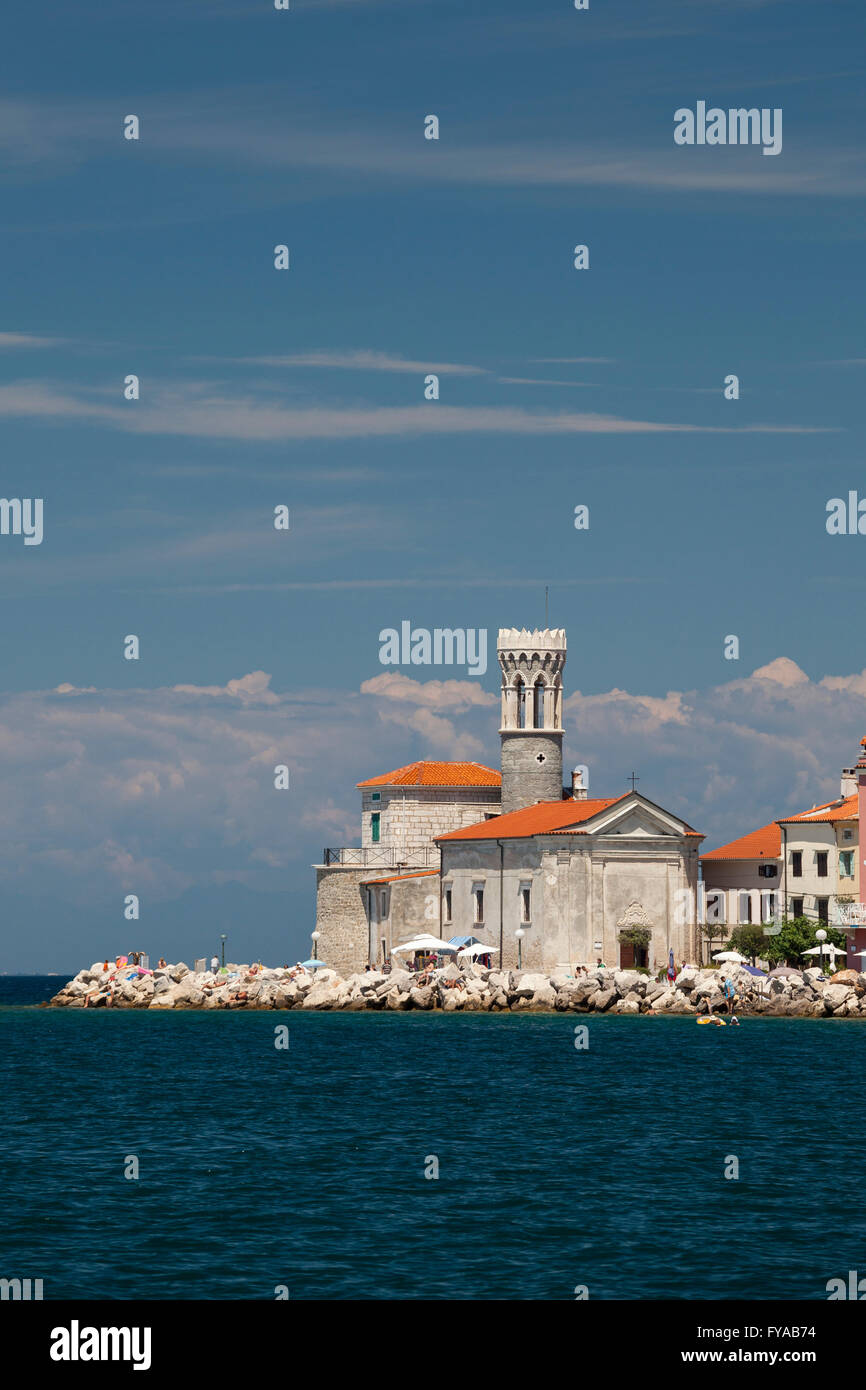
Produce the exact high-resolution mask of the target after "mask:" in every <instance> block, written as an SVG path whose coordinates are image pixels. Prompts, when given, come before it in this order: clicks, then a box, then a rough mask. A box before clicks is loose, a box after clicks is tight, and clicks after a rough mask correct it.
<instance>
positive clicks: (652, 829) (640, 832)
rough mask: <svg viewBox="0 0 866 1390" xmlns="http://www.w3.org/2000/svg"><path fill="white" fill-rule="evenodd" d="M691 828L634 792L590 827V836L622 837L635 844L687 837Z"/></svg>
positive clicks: (594, 820) (588, 828) (600, 816)
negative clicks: (668, 837)
mask: <svg viewBox="0 0 866 1390" xmlns="http://www.w3.org/2000/svg"><path fill="white" fill-rule="evenodd" d="M688 829H689V827H688V826H687V825H686V823H685V821H683V820H680V818H679V817H678V816H673V815H671V813H670V811H665V810H664V808H663V807H661V806H656V805H655V804H654V803H653V802H652V801H647V800H646V799H645V798H644V797H642V796H641V795H640V793H639V792H632V793H630V794H629V795H628V796H626V797H623V798H622V800H621V801H617V802H616V803H615V804H614V805H613V806H609V807H608V808H607V810H605V811H602V812H600V813H599V814H598V815H597V816H593V818H592V820H591V821H588V822H587V824H586V832H587V834H588V835H622V836H624V837H628V838H629V839H633V840H641V839H644V840H648V839H654V840H655V839H658V838H659V837H660V836H676V837H679V836H681V835H685V834H686V832H687V831H688Z"/></svg>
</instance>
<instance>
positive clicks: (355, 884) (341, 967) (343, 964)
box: [316, 868, 370, 975]
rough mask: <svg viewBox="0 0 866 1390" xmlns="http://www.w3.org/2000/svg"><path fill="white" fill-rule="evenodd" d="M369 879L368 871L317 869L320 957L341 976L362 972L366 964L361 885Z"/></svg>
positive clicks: (317, 921) (365, 924)
mask: <svg viewBox="0 0 866 1390" xmlns="http://www.w3.org/2000/svg"><path fill="white" fill-rule="evenodd" d="M369 877H370V870H369V869H338V868H317V870H316V929H317V930H318V931H320V932H321V934H322V937H321V940H320V941H319V948H318V955H319V957H320V959H322V960H324V961H326V962H327V964H328V965H330V966H333V968H334V969H335V970H338V971H339V972H340V974H341V975H351V974H352V972H353V971H355V970H363V968H364V965H365V964H366V961H367V952H368V950H369V943H368V926H367V913H366V904H365V897H366V894H365V891H364V888H363V887H362V883H363V880H364V879H365V878H369Z"/></svg>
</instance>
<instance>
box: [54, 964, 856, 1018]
mask: <svg viewBox="0 0 866 1390" xmlns="http://www.w3.org/2000/svg"><path fill="white" fill-rule="evenodd" d="M733 979H734V982H735V985H736V989H737V999H736V1004H735V1009H736V1012H737V1013H738V1014H747V1015H748V1014H771V1015H772V1014H776V1015H790V1016H797V1015H804V1016H808V1017H814V1018H826V1017H829V1016H833V1017H835V1018H858V1017H864V1018H866V974H858V972H857V971H855V970H842V971H839V972H838V973H837V974H835V975H833V976H832V977H831V978H830V979H827V978H825V977H823V976H822V975H821V972H820V971H819V970H817V969H814V970H804V971H802V972H800V971H796V972H793V973H791V974H789V975H785V976H778V977H775V978H773V979H769V980H766V979H765V980H756V979H755V977H754V976H752V975H750V974H748V972H747V971H743V970H738V971H735V972H733ZM723 984H724V977H723V976H722V974H721V973H720V972H719V971H718V970H698V969H691V968H687V969H685V970H683V971H681V972H680V974H679V975H678V976H677V979H676V981H675V983H674V984H673V985H671V984H669V983H668V982H667V981H658V980H655V979H653V978H652V977H651V976H648V975H643V974H641V973H640V972H639V971H636V970H598V971H593V972H591V973H590V974H588V975H583V974H582V975H578V976H572V975H566V974H554V975H546V974H534V973H529V972H526V971H524V972H522V973H518V972H517V971H508V970H485V969H482V968H480V967H478V966H471V967H468V968H467V969H465V970H460V969H458V968H457V967H456V966H453V965H450V966H446V967H445V969H443V970H437V971H434V972H432V974H431V973H430V972H423V973H418V974H413V973H412V972H411V971H408V970H394V971H392V972H391V973H390V974H384V973H382V972H379V971H375V970H370V971H363V972H361V973H359V974H356V975H350V976H349V977H348V979H342V978H341V977H340V976H339V975H338V974H337V973H336V971H333V970H320V971H318V972H316V973H315V974H310V973H308V972H307V971H305V970H303V969H301V968H295V969H294V970H289V969H287V968H282V969H269V968H267V967H262V966H247V965H239V966H232V967H230V968H229V969H228V971H227V973H223V972H218V973H216V974H212V973H211V972H210V971H205V972H202V973H198V974H196V973H194V972H193V971H191V970H190V969H189V967H188V966H186V965H184V963H183V962H182V961H181V962H180V963H179V964H178V965H169V966H166V967H165V968H164V969H159V970H154V971H153V972H149V971H148V972H141V971H138V970H135V969H134V968H131V967H120V968H117V969H115V968H111V969H109V970H106V969H104V967H103V963H102V962H97V964H95V965H93V966H91V968H90V969H89V970H81V971H79V973H78V974H77V975H76V976H75V978H74V979H73V980H70V982H69V983H68V984H67V985H65V986H64V987H63V989H61V990H60V991H59V993H58V994H56V995H55V996H54V998H53V999H52V1000H51V1004H52V1005H53V1006H55V1007H69V1008H99V1007H103V1008H127V1009H321V1010H328V1009H343V1010H349V1011H351V1010H361V1009H397V1010H405V1009H422V1010H433V1009H439V1010H442V1011H443V1012H445V1013H454V1012H457V1011H461V1012H472V1011H485V1012H504V1011H506V1010H507V1011H510V1012H516V1011H520V1010H536V1011H544V1012H557V1013H561V1012H573V1013H615V1014H652V1015H654V1016H659V1015H661V1014H695V1015H699V1014H711V1013H719V1014H720V1013H724V1012H725V1011H726V1001H725V996H724V992H723Z"/></svg>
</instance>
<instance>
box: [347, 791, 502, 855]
mask: <svg viewBox="0 0 866 1390" xmlns="http://www.w3.org/2000/svg"><path fill="white" fill-rule="evenodd" d="M372 790H375V791H378V792H379V793H380V795H381V800H380V801H373V800H372ZM362 797H363V800H362V804H361V844H362V845H363V846H365V847H366V846H368V845H372V843H373V832H372V814H373V812H374V811H378V812H379V815H380V817H381V819H380V822H379V829H380V835H379V841H378V843H379V844H380V845H382V846H385V847H391V846H394V847H396V848H406V849H408V850H411V849H420V848H423V847H424V846H426V845H429V844H430V843H431V841H432V840H433V839H435V837H436V836H437V835H447V834H448V833H449V831H451V830H462V829H463V827H464V826H465V825H475V824H476V822H477V821H480V820H483V819H484V817H485V815H498V814H499V799H500V791H499V787H376V788H373V789H371V788H370V787H365V788H364V789H363V793H362Z"/></svg>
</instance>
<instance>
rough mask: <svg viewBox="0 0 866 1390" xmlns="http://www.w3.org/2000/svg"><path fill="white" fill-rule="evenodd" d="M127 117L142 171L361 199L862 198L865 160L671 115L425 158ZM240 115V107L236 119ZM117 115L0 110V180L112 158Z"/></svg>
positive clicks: (326, 133) (201, 107)
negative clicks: (272, 175) (316, 183)
mask: <svg viewBox="0 0 866 1390" xmlns="http://www.w3.org/2000/svg"><path fill="white" fill-rule="evenodd" d="M139 105H140V106H141V110H140V111H139V112H137V113H136V114H138V115H140V117H141V119H142V132H143V134H142V141H141V145H140V147H139V149H138V150H137V151H136V156H137V157H140V158H141V159H143V160H148V161H150V160H158V161H163V162H172V163H177V162H178V161H182V162H184V163H189V161H190V160H193V161H195V162H196V164H197V165H198V166H199V167H201V166H202V165H203V164H205V163H206V162H207V161H210V162H211V163H214V164H216V165H217V166H218V167H220V168H225V167H233V168H239V169H241V170H248V169H250V168H251V167H260V168H269V169H273V170H286V169H294V170H307V171H310V172H315V173H318V174H320V175H322V174H324V175H327V174H331V175H338V176H340V177H341V178H343V177H344V176H348V175H359V176H362V178H361V179H360V180H359V181H356V182H355V183H354V184H352V185H350V184H348V183H346V182H342V183H341V192H343V193H344V194H348V195H351V193H352V192H353V190H354V191H355V192H357V193H359V194H360V195H361V196H365V197H366V196H367V195H368V192H369V182H368V181H369V179H370V178H371V177H378V178H381V179H389V180H393V179H399V180H400V181H401V182H403V183H405V182H406V181H407V180H413V181H416V182H418V183H421V184H424V183H438V184H471V185H472V186H473V187H479V186H488V187H496V186H499V187H519V188H527V187H539V188H543V187H551V188H556V187H559V188H564V189H568V188H577V187H609V188H622V189H635V190H645V191H648V192H662V193H673V192H707V193H719V194H733V193H742V194H754V195H761V196H766V195H770V196H777V195H791V196H795V197H813V198H814V197H839V196H843V197H844V196H862V195H863V194H864V193H866V154H864V151H863V150H862V149H860V148H857V147H856V146H850V147H844V146H841V145H840V144H839V143H838V142H834V144H833V145H832V146H831V147H829V148H828V147H824V148H817V147H816V148H813V149H811V150H807V149H806V148H804V147H803V146H802V145H801V146H799V147H794V148H792V149H790V150H788V149H786V151H785V159H784V161H782V160H767V159H760V158H755V155H756V154H757V153H758V152H757V151H755V150H752V149H740V148H736V147H732V148H723V147H718V148H713V149H698V148H694V149H689V150H683V149H676V148H675V147H674V146H673V135H672V132H673V109H671V111H670V132H671V138H670V144H668V143H667V142H666V143H665V145H664V146H663V147H661V148H660V147H659V146H658V144H656V145H652V144H645V145H644V146H643V147H642V148H641V147H639V146H638V145H636V144H635V142H634V141H627V142H625V141H624V142H621V143H619V144H616V143H614V142H608V143H603V142H598V143H597V144H596V145H595V146H594V147H592V148H588V147H587V143H586V141H585V140H581V141H577V140H575V141H573V142H570V141H565V140H562V139H551V138H550V137H549V133H548V132H543V133H541V134H540V135H539V136H537V137H536V138H534V139H531V140H527V139H523V138H513V139H508V138H507V135H506V136H504V137H503V138H500V139H498V140H496V141H491V140H490V139H488V138H486V132H481V131H480V130H479V131H476V132H474V133H473V132H472V131H468V130H465V131H464V132H463V138H462V139H461V140H459V141H454V140H452V141H451V142H444V141H443V142H442V143H441V144H437V147H436V148H435V149H430V148H429V147H428V148H424V146H425V143H426V142H424V141H423V140H421V139H419V136H418V130H417V128H415V127H413V128H412V129H410V128H408V127H407V126H406V124H405V122H403V123H401V124H400V125H399V128H397V127H395V125H394V124H391V125H382V124H381V123H380V124H378V125H375V126H374V125H372V124H371V125H370V126H369V127H368V128H367V129H361V130H359V129H358V124H357V118H356V117H353V118H352V120H351V121H349V120H347V122H346V124H345V126H342V127H340V126H337V125H336V124H335V123H334V122H333V121H329V120H328V119H326V118H322V117H321V116H320V115H319V114H317V113H316V112H314V111H313V112H311V111H296V112H294V113H286V118H285V120H283V119H281V120H279V121H276V120H275V119H274V110H273V108H272V107H268V106H267V105H266V104H265V102H264V100H262V109H261V113H260V114H259V113H253V114H245V115H243V116H235V117H233V118H232V117H228V116H226V114H225V107H226V95H225V93H220V94H219V95H216V94H208V93H205V94H197V95H195V96H191V97H189V98H188V99H187V100H186V101H185V103H184V104H182V105H181V104H178V103H177V102H175V101H174V100H173V99H171V100H169V99H167V98H164V97H155V98H152V99H150V100H149V101H147V102H146V104H144V105H142V103H139ZM247 109H248V107H247ZM119 110H120V107H119V106H118V105H117V103H111V104H109V103H86V104H85V103H66V104H59V103H51V102H47V103H46V102H38V101H32V100H21V99H18V98H6V99H4V100H2V101H0V150H2V151H4V152H5V154H6V156H7V159H6V164H7V173H14V171H15V169H16V168H20V167H22V166H30V173H31V175H32V173H33V172H35V170H36V169H37V168H38V167H39V166H43V167H44V171H45V172H46V173H47V174H48V175H50V176H55V175H56V174H57V173H58V172H59V170H61V169H62V170H63V171H64V172H66V173H68V172H69V170H70V168H74V167H77V166H79V165H80V164H82V163H85V162H88V161H89V160H93V159H100V158H105V157H110V158H117V157H118V155H119V153H120V152H121V150H122V146H123V141H122V138H121V135H120V117H119V116H118V111H119ZM286 120H288V122H289V123H290V125H292V126H294V127H296V128H301V127H302V128H303V131H304V134H303V139H286V134H285V124H286Z"/></svg>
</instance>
